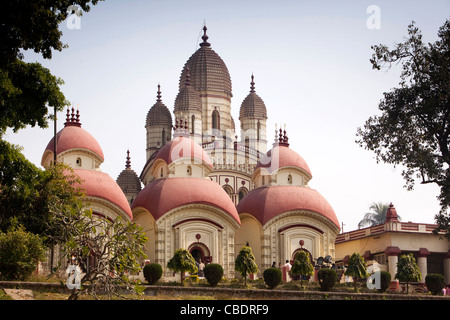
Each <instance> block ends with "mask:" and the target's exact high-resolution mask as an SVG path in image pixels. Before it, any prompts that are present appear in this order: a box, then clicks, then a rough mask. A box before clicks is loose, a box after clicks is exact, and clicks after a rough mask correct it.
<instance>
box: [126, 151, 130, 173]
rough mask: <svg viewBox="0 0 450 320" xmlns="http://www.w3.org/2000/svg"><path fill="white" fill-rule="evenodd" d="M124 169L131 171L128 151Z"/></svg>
mask: <svg viewBox="0 0 450 320" xmlns="http://www.w3.org/2000/svg"><path fill="white" fill-rule="evenodd" d="M125 169H131V161H130V150H127V161H126V162H125Z"/></svg>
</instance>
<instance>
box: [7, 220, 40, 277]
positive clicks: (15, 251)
mask: <svg viewBox="0 0 450 320" xmlns="http://www.w3.org/2000/svg"><path fill="white" fill-rule="evenodd" d="M11 220H12V222H11V226H10V227H9V229H8V231H7V232H6V233H3V232H1V231H0V279H2V280H27V279H28V278H29V277H30V276H31V274H32V273H33V271H35V270H36V267H37V265H38V263H39V260H41V259H43V258H44V245H43V241H42V239H41V237H39V236H38V235H35V234H32V233H31V232H28V231H26V230H25V229H24V227H23V226H22V225H20V224H18V222H17V219H16V218H12V219H11Z"/></svg>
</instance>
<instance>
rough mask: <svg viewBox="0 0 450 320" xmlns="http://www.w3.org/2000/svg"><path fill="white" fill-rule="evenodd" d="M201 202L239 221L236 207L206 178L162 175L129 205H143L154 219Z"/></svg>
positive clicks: (219, 188) (218, 187)
mask: <svg viewBox="0 0 450 320" xmlns="http://www.w3.org/2000/svg"><path fill="white" fill-rule="evenodd" d="M189 204H203V205H209V206H213V207H216V208H219V209H221V210H223V211H225V212H226V213H227V214H229V215H230V217H231V218H232V219H233V220H235V221H236V222H237V223H239V224H241V220H240V219H239V215H238V213H237V211H236V207H235V206H234V204H233V202H232V201H231V199H230V197H229V196H228V194H227V193H226V192H225V190H223V189H222V188H221V187H220V185H219V184H218V183H216V182H214V181H211V180H210V179H201V178H163V179H157V180H154V181H153V182H152V183H150V184H148V185H147V186H146V187H145V188H144V189H143V190H142V191H141V192H140V193H139V195H138V196H137V197H136V199H135V200H134V201H133V204H132V209H135V208H137V207H143V208H145V209H146V210H148V211H149V212H150V214H151V215H152V216H153V218H154V219H155V220H158V219H159V218H161V217H162V216H163V215H164V214H166V213H167V212H168V211H170V210H172V209H175V208H178V207H181V206H185V205H189Z"/></svg>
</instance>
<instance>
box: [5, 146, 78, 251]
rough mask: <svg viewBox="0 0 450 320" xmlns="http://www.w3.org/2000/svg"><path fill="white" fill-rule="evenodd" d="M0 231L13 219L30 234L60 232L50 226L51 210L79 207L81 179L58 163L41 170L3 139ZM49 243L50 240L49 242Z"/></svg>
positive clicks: (18, 149) (44, 234) (45, 234)
mask: <svg viewBox="0 0 450 320" xmlns="http://www.w3.org/2000/svg"><path fill="white" fill-rule="evenodd" d="M0 168H1V170H0V186H1V193H0V230H6V229H7V228H8V226H9V221H10V218H11V217H16V218H17V219H18V222H19V223H20V224H21V225H23V226H24V227H25V229H26V230H27V231H30V232H32V233H35V234H40V235H42V236H48V235H49V233H50V232H55V233H58V232H59V230H53V229H52V228H51V227H50V226H49V221H50V219H51V213H50V211H66V210H71V209H73V208H76V207H77V206H78V202H79V197H80V196H81V195H82V194H83V192H82V190H81V189H79V188H74V187H73V186H74V185H75V184H76V183H78V184H80V183H81V181H80V178H79V177H78V176H76V175H75V174H74V173H73V170H72V169H70V167H68V166H66V165H64V164H59V163H58V164H57V165H54V166H52V167H50V168H49V169H47V170H41V169H39V168H37V167H36V166H35V165H34V164H32V163H31V162H29V161H28V160H27V159H25V157H24V156H23V154H22V153H21V152H20V148H19V147H17V146H14V145H10V144H9V143H8V142H5V141H3V140H0ZM46 243H48V241H46Z"/></svg>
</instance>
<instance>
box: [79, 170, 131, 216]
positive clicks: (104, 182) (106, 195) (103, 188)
mask: <svg viewBox="0 0 450 320" xmlns="http://www.w3.org/2000/svg"><path fill="white" fill-rule="evenodd" d="M74 173H75V174H76V175H77V176H79V177H80V179H81V180H82V183H81V186H79V187H80V188H82V189H83V192H84V194H85V195H86V196H88V197H94V198H101V199H104V200H107V201H109V202H111V203H113V204H115V205H116V206H118V207H119V208H120V209H122V210H123V211H124V212H125V213H126V214H127V215H128V216H129V217H130V219H133V214H132V213H131V208H130V205H129V203H128V201H127V198H126V197H125V194H124V193H123V191H122V189H120V187H119V185H118V184H117V183H116V182H115V181H114V179H113V178H111V177H110V176H109V175H108V174H106V173H103V172H100V171H95V170H86V169H75V170H74Z"/></svg>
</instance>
